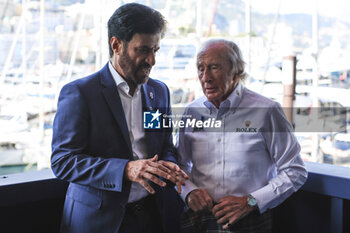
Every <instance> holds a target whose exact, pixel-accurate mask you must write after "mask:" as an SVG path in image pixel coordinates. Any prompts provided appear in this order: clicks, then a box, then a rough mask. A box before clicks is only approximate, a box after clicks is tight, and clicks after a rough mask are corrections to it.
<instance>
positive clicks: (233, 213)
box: [212, 196, 254, 230]
mask: <svg viewBox="0 0 350 233" xmlns="http://www.w3.org/2000/svg"><path fill="white" fill-rule="evenodd" d="M247 198H248V197H247V196H245V197H235V196H226V197H224V198H222V199H221V200H219V204H217V205H215V206H214V207H213V210H212V213H213V215H214V216H215V218H216V219H217V223H219V224H225V225H224V226H223V229H224V230H226V229H228V228H229V226H230V225H232V224H233V223H235V222H237V221H238V220H239V219H241V218H243V217H245V216H246V215H248V214H249V213H250V212H251V211H253V210H254V208H253V207H251V206H249V205H248V202H247Z"/></svg>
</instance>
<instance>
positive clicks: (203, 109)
mask: <svg viewBox="0 0 350 233" xmlns="http://www.w3.org/2000/svg"><path fill="white" fill-rule="evenodd" d="M184 115H187V116H189V115H190V116H192V117H193V118H196V119H202V120H206V119H209V118H215V119H216V120H221V121H222V125H221V128H219V129H216V130H211V129H207V128H200V129H195V128H194V129H193V128H190V127H188V128H182V129H180V132H179V135H178V143H177V147H178V152H179V157H180V158H179V160H180V161H179V163H180V166H181V168H182V169H184V170H185V171H186V172H187V173H188V174H189V176H190V180H188V181H187V182H186V185H185V186H183V192H182V194H181V196H182V198H183V199H185V197H186V196H187V194H188V193H189V192H191V191H192V190H194V189H197V188H204V189H206V190H207V191H208V193H209V195H210V196H211V197H212V198H213V199H214V201H216V202H217V201H219V200H220V199H221V198H223V197H225V196H228V195H235V196H245V195H248V194H251V195H252V196H253V197H255V199H256V200H257V202H258V207H259V210H260V212H261V213H263V212H264V211H266V210H267V209H270V208H273V207H275V206H277V205H278V204H280V203H281V202H283V201H284V200H285V199H286V198H287V197H289V196H290V195H291V194H292V193H293V192H295V191H297V190H298V189H299V188H300V187H301V186H302V184H303V183H304V182H305V180H306V178H307V171H306V169H305V165H304V163H303V161H302V159H301V157H300V155H299V152H300V145H299V143H298V142H297V139H296V138H295V136H294V135H293V133H292V132H291V131H292V128H291V126H290V124H289V123H288V121H287V120H286V118H285V116H284V114H283V111H282V108H281V106H280V105H279V104H278V103H277V102H274V101H272V100H270V99H267V98H266V97H263V96H261V95H259V94H257V93H255V92H252V91H250V90H248V89H246V88H245V87H244V86H243V85H242V84H240V83H239V84H238V85H237V87H236V88H235V90H234V91H233V92H232V93H231V94H230V96H229V97H228V98H227V99H226V100H225V101H223V102H222V103H221V104H220V106H219V108H218V109H217V108H216V107H215V106H214V105H213V104H212V103H210V102H209V101H208V100H207V98H206V97H205V96H203V97H202V98H199V99H197V100H195V101H194V102H192V103H191V104H189V106H187V108H186V110H185V113H184Z"/></svg>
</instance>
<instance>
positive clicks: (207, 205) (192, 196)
mask: <svg viewBox="0 0 350 233" xmlns="http://www.w3.org/2000/svg"><path fill="white" fill-rule="evenodd" d="M186 199H187V204H188V206H189V207H190V208H191V209H192V210H193V211H194V212H199V211H211V210H212V208H213V203H214V202H213V198H211V196H210V195H209V194H208V192H207V191H206V190H205V189H195V190H193V191H191V192H190V193H189V194H188V195H187V198H186Z"/></svg>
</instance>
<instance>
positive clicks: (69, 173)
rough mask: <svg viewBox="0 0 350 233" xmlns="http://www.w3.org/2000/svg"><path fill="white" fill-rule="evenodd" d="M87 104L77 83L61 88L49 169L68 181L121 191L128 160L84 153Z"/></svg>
mask: <svg viewBox="0 0 350 233" xmlns="http://www.w3.org/2000/svg"><path fill="white" fill-rule="evenodd" d="M88 107H89V106H88V104H87V102H86V100H85V99H84V96H83V95H82V94H81V91H80V89H79V86H78V85H77V84H75V83H70V84H67V85H66V86H64V87H63V88H62V90H61V93H60V96H59V100H58V106H57V112H56V116H55V120H54V123H53V138H52V155H51V168H52V171H53V173H54V174H55V175H56V176H57V177H58V178H60V179H62V180H66V181H68V182H73V183H77V184H81V185H88V186H91V187H94V188H97V189H103V190H109V191H117V192H121V191H122V189H123V175H124V168H125V166H126V163H127V162H128V161H129V160H127V159H119V158H103V157H102V156H100V157H99V156H98V155H94V156H92V155H89V154H86V153H85V151H87V147H88V141H89V139H88V134H89V124H91V122H89V114H88Z"/></svg>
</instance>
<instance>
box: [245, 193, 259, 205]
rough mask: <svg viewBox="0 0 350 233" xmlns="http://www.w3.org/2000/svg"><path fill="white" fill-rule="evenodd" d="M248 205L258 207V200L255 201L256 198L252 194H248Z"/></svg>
mask: <svg viewBox="0 0 350 233" xmlns="http://www.w3.org/2000/svg"><path fill="white" fill-rule="evenodd" d="M247 202H248V205H249V206H250V207H252V208H256V207H258V202H257V201H256V199H255V198H254V197H253V196H252V195H250V194H249V195H248V199H247Z"/></svg>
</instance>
